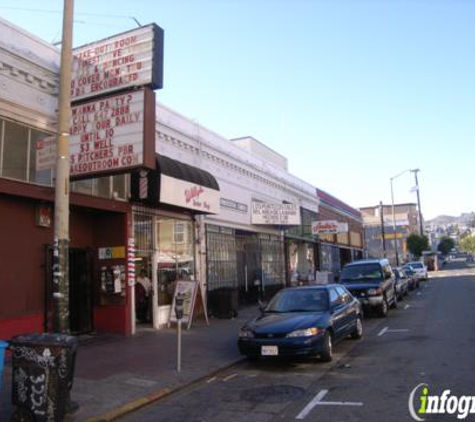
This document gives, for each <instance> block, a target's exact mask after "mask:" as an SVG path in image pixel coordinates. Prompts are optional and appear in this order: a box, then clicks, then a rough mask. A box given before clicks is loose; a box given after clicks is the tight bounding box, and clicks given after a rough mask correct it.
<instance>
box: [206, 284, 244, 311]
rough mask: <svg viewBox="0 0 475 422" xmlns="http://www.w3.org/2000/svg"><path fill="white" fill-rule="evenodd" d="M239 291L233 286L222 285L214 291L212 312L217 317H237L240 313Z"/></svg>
mask: <svg viewBox="0 0 475 422" xmlns="http://www.w3.org/2000/svg"><path fill="white" fill-rule="evenodd" d="M238 297H239V296H238V291H237V289H234V288H232V287H222V288H219V289H216V290H214V291H213V295H212V301H211V306H212V314H213V315H214V316H215V317H216V318H235V317H236V316H237V314H238Z"/></svg>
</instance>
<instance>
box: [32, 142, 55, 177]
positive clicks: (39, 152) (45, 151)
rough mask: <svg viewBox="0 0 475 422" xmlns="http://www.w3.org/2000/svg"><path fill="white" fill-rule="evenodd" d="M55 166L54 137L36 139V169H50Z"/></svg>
mask: <svg viewBox="0 0 475 422" xmlns="http://www.w3.org/2000/svg"><path fill="white" fill-rule="evenodd" d="M55 166H56V137H55V136H48V137H46V138H42V139H38V140H37V141H36V170H37V171H42V170H51V169H53V168H55Z"/></svg>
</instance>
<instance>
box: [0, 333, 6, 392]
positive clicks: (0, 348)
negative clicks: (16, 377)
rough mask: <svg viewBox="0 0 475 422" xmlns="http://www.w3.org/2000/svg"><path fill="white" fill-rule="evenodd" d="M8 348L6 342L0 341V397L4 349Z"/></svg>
mask: <svg viewBox="0 0 475 422" xmlns="http://www.w3.org/2000/svg"><path fill="white" fill-rule="evenodd" d="M7 347H8V343H7V342H6V341H2V340H0V397H1V393H2V379H3V361H4V358H5V349H6V348H7Z"/></svg>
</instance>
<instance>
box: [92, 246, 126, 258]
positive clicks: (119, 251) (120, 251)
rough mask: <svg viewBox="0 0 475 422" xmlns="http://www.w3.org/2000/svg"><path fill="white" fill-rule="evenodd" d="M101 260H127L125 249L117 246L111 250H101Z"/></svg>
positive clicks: (99, 254)
mask: <svg viewBox="0 0 475 422" xmlns="http://www.w3.org/2000/svg"><path fill="white" fill-rule="evenodd" d="M98 256H99V259H121V258H125V247H123V246H115V247H111V248H99V250H98Z"/></svg>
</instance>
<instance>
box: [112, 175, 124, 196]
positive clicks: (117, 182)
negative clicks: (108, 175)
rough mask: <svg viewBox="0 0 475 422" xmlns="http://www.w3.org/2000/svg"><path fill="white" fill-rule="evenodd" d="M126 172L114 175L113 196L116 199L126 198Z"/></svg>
mask: <svg viewBox="0 0 475 422" xmlns="http://www.w3.org/2000/svg"><path fill="white" fill-rule="evenodd" d="M126 183H127V175H126V174H117V175H115V176H112V197H113V198H114V199H126V195H127V192H126Z"/></svg>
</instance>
